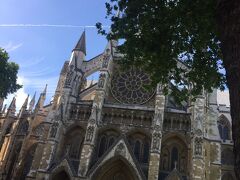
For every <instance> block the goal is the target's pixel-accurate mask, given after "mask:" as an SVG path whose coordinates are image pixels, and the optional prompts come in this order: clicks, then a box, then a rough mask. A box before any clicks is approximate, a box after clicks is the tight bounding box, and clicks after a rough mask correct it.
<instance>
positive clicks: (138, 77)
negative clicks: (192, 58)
mask: <svg viewBox="0 0 240 180" xmlns="http://www.w3.org/2000/svg"><path fill="white" fill-rule="evenodd" d="M85 44H86V43H85V32H84V33H83V35H82V36H81V38H80V40H79V41H78V43H77V45H76V47H75V48H74V49H73V51H72V55H71V58H70V60H69V61H66V62H65V63H64V65H63V68H62V70H61V73H60V77H59V81H58V85H57V88H56V91H55V95H54V98H53V100H52V101H51V102H50V103H49V104H48V105H45V106H44V101H45V97H46V93H47V87H46V88H45V89H44V91H43V92H42V93H41V95H40V97H39V100H38V102H37V104H36V105H35V106H34V104H35V96H34V98H33V99H32V100H31V101H30V103H28V98H27V99H26V101H25V102H24V104H23V106H22V108H21V110H20V111H19V113H18V114H17V115H16V107H15V101H16V99H15V98H14V99H13V101H12V103H11V105H10V106H9V108H8V110H7V111H6V110H5V109H4V108H3V103H2V102H1V116H0V142H1V144H0V148H1V150H0V167H1V169H0V176H1V179H3V180H11V179H16V180H18V179H28V180H30V179H39V180H47V179H51V180H61V179H64V180H122V179H125V180H147V179H148V180H188V179H191V180H220V179H222V180H227V179H232V180H234V179H235V176H234V173H233V153H232V141H231V130H230V129H231V117H230V114H229V112H230V109H229V108H227V107H226V106H223V105H218V104H217V94H216V90H214V91H213V93H210V94H209V93H205V92H203V94H202V95H200V96H198V97H197V98H196V101H195V102H190V103H189V102H188V103H187V102H182V103H181V104H180V105H179V104H177V103H176V102H175V101H174V98H173V97H170V96H165V95H164V94H163V92H162V89H163V87H162V85H161V84H158V85H157V87H156V88H153V89H148V90H146V85H147V84H149V83H150V81H151V80H150V79H149V76H148V75H147V74H145V73H144V72H142V71H141V70H139V69H136V68H129V69H122V68H121V67H120V65H119V64H118V63H117V62H118V60H119V59H120V58H121V55H120V54H118V53H117V51H116V47H117V42H116V41H109V42H108V44H107V46H106V48H105V50H104V51H103V53H101V54H100V55H98V56H96V57H94V58H93V59H90V60H86V59H85V55H86V47H85ZM95 72H99V80H98V81H97V83H91V84H90V85H87V83H86V82H87V78H88V77H89V76H90V75H91V74H93V73H95ZM28 104H29V105H28Z"/></svg>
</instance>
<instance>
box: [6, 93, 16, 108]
mask: <svg viewBox="0 0 240 180" xmlns="http://www.w3.org/2000/svg"><path fill="white" fill-rule="evenodd" d="M15 108H16V97H15V96H14V97H13V99H12V102H11V104H10V105H9V107H8V109H15Z"/></svg>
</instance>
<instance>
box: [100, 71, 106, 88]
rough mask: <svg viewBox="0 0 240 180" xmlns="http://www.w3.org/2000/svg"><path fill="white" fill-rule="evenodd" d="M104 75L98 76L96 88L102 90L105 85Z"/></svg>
mask: <svg viewBox="0 0 240 180" xmlns="http://www.w3.org/2000/svg"><path fill="white" fill-rule="evenodd" d="M105 79H106V74H100V76H99V81H98V87H99V88H103V87H104V84H105Z"/></svg>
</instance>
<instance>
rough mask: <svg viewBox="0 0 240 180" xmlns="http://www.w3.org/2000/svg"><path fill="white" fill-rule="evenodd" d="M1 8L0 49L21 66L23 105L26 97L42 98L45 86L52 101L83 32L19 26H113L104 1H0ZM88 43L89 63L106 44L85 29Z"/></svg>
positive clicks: (21, 96) (95, 32) (99, 36)
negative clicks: (41, 94)
mask: <svg viewBox="0 0 240 180" xmlns="http://www.w3.org/2000/svg"><path fill="white" fill-rule="evenodd" d="M0 4H1V5H0V47H3V48H5V49H6V50H7V51H8V52H9V55H10V59H11V60H12V61H14V62H16V63H18V64H19V66H20V70H19V80H20V82H21V83H22V84H23V85H24V88H23V89H21V90H20V92H18V93H17V98H18V99H19V100H18V101H23V97H24V95H26V94H27V93H29V94H30V96H32V95H33V93H34V92H35V91H37V95H39V93H40V92H41V91H42V89H43V88H44V85H45V84H46V83H47V84H48V86H49V88H48V101H49V99H50V98H51V96H52V95H53V92H54V90H55V87H56V83H57V80H58V76H59V72H60V69H61V67H62V65H63V63H64V61H65V60H68V59H69V57H70V54H71V50H72V49H73V47H74V46H75V44H76V42H77V41H78V39H79V37H80V35H81V33H82V32H83V30H84V29H83V28H80V27H41V26H39V27H23V26H18V24H32V25H41V24H48V25H74V26H92V25H95V24H96V22H99V21H100V22H102V23H103V24H104V25H109V24H110V23H109V22H108V21H106V20H105V18H104V17H105V1H104V0H68V1H66V0H21V1H20V0H0ZM3 25H7V26H3ZM8 25H16V26H12V27H9V26H8ZM86 39H87V59H90V58H91V57H94V56H96V55H98V54H99V53H101V52H102V51H103V49H104V48H105V46H106V43H107V42H106V39H105V38H104V37H102V36H101V35H98V34H97V31H96V28H86ZM24 98H25V97H24ZM20 103H22V102H18V103H17V104H18V106H19V104H20Z"/></svg>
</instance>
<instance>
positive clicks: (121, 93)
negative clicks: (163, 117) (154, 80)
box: [111, 68, 154, 104]
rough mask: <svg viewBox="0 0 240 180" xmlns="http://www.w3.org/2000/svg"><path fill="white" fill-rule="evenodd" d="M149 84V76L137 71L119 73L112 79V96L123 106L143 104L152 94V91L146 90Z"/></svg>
mask: <svg viewBox="0 0 240 180" xmlns="http://www.w3.org/2000/svg"><path fill="white" fill-rule="evenodd" d="M150 82H151V81H150V78H149V76H148V75H147V74H146V73H144V72H143V71H141V70H139V69H134V68H132V69H131V70H129V71H126V72H119V73H116V74H115V75H114V76H113V79H112V84H111V86H112V88H111V90H112V94H113V96H114V98H115V99H117V100H118V101H119V102H121V103H124V104H143V103H145V102H147V101H148V100H149V99H150V98H151V97H152V96H153V94H154V89H146V85H149V84H150Z"/></svg>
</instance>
